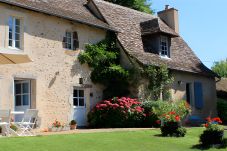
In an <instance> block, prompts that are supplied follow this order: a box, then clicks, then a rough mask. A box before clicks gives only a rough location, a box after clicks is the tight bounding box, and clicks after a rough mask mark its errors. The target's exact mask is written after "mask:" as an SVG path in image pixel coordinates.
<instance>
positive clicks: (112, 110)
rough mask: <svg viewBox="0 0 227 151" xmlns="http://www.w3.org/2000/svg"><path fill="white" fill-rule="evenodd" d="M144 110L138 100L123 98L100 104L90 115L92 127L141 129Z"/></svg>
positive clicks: (104, 101) (89, 119)
mask: <svg viewBox="0 0 227 151" xmlns="http://www.w3.org/2000/svg"><path fill="white" fill-rule="evenodd" d="M143 111H144V108H142V107H141V102H139V101H137V100H136V99H132V98H127V97H122V98H118V97H115V98H112V99H109V100H103V101H101V102H99V103H98V104H97V105H96V106H95V107H94V108H93V109H92V111H91V112H90V113H89V114H88V122H89V124H90V126H91V127H96V128H108V127H139V126H140V125H141V124H142V121H143V119H144V117H145V116H146V115H145V114H144V113H143Z"/></svg>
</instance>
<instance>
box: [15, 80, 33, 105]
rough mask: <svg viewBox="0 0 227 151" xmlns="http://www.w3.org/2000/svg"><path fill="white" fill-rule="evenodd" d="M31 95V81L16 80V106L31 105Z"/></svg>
mask: <svg viewBox="0 0 227 151" xmlns="http://www.w3.org/2000/svg"><path fill="white" fill-rule="evenodd" d="M30 97H31V90H30V81H29V80H28V81H23V80H18V81H15V106H29V105H30Z"/></svg>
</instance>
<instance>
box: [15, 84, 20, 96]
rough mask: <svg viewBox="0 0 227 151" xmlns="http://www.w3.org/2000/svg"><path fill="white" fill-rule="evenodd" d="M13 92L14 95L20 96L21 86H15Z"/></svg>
mask: <svg viewBox="0 0 227 151" xmlns="http://www.w3.org/2000/svg"><path fill="white" fill-rule="evenodd" d="M15 92H16V94H21V84H16V86H15Z"/></svg>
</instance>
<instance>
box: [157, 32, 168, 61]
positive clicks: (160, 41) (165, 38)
mask: <svg viewBox="0 0 227 151" xmlns="http://www.w3.org/2000/svg"><path fill="white" fill-rule="evenodd" d="M162 43H166V45H162ZM162 47H164V50H163V49H162ZM163 52H164V54H163ZM159 55H160V56H161V57H164V58H170V55H169V42H168V38H167V37H166V36H160V40H159Z"/></svg>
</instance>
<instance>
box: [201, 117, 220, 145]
mask: <svg viewBox="0 0 227 151" xmlns="http://www.w3.org/2000/svg"><path fill="white" fill-rule="evenodd" d="M206 121H207V123H206V124H205V125H204V126H205V128H206V129H205V130H204V131H203V134H202V135H201V136H200V143H201V144H202V145H203V146H210V145H216V144H223V141H224V128H223V127H222V126H220V125H219V124H221V123H222V121H221V120H220V118H218V117H216V118H210V117H208V118H206Z"/></svg>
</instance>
